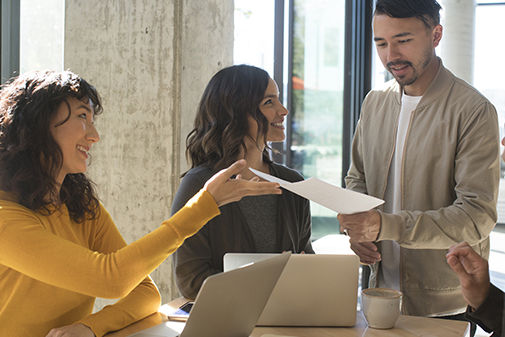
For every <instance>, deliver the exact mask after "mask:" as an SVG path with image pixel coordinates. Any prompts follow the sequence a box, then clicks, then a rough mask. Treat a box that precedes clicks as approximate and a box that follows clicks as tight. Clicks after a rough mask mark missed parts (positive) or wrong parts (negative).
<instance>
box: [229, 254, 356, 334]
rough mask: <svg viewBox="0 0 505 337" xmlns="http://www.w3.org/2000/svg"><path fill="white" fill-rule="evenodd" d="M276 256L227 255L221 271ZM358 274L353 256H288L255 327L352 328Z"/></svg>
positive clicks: (354, 321)
mask: <svg viewBox="0 0 505 337" xmlns="http://www.w3.org/2000/svg"><path fill="white" fill-rule="evenodd" d="M276 255H278V254H248V253H228V254H225V256H224V258H223V263H224V270H225V271H227V270H232V269H234V268H237V267H240V266H242V265H247V264H250V263H254V262H257V261H261V260H262V259H265V258H271V257H272V256H276ZM358 272H359V258H358V257H357V256H356V255H329V254H328V255H327V254H320V255H319V254H317V255H316V254H296V255H291V256H290V258H289V261H288V263H287V265H286V267H285V268H284V271H283V272H282V275H281V276H280V278H279V281H278V282H277V285H276V286H275V288H274V290H273V291H272V295H271V296H270V299H269V300H268V302H267V304H266V306H265V309H264V310H263V313H262V314H261V316H260V318H259V320H258V323H257V325H266V326H353V325H355V323H356V309H357V307H356V305H357V298H358Z"/></svg>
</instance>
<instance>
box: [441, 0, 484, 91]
mask: <svg viewBox="0 0 505 337" xmlns="http://www.w3.org/2000/svg"><path fill="white" fill-rule="evenodd" d="M441 4H442V8H443V16H442V17H443V20H442V25H443V27H444V31H443V37H442V40H443V44H442V53H441V56H442V60H443V61H444V65H445V66H446V67H447V68H448V69H449V70H451V71H452V72H453V73H454V74H455V75H456V76H458V77H460V78H462V79H464V80H465V81H467V82H468V83H470V84H471V83H472V82H473V60H474V44H475V42H474V41H475V7H476V2H475V0H443V1H442V3H441Z"/></svg>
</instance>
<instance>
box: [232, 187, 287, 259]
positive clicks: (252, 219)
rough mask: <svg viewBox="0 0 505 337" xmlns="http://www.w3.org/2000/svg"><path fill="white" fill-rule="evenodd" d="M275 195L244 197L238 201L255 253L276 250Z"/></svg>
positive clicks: (274, 251)
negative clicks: (249, 231)
mask: <svg viewBox="0 0 505 337" xmlns="http://www.w3.org/2000/svg"><path fill="white" fill-rule="evenodd" d="M277 199H278V198H277V195H274V194H271V195H261V196H253V197H245V198H243V199H242V200H240V201H239V202H238V204H239V206H240V210H241V211H242V214H244V216H245V219H246V222H247V225H248V226H249V228H250V229H251V234H252V236H253V241H254V245H255V246H256V252H257V253H276V252H277V249H278V248H277V241H276V231H277V223H276V222H277Z"/></svg>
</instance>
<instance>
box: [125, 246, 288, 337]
mask: <svg viewBox="0 0 505 337" xmlns="http://www.w3.org/2000/svg"><path fill="white" fill-rule="evenodd" d="M289 256H290V254H289V253H284V254H281V255H277V256H274V257H272V258H269V259H266V260H262V261H260V262H258V263H255V264H253V265H250V266H247V267H244V268H239V269H235V270H232V271H228V272H224V273H220V274H216V275H212V276H210V277H208V278H207V279H206V280H205V281H204V283H203V285H202V287H201V288H200V291H199V292H198V295H197V297H196V299H195V304H194V305H193V308H192V309H191V313H190V315H189V318H188V321H187V322H186V325H185V327H184V329H183V330H182V332H181V333H180V334H179V332H177V331H175V330H173V329H171V328H170V327H168V324H166V323H162V324H159V325H157V326H154V327H152V328H149V329H146V330H143V331H140V332H137V333H135V334H133V335H131V336H136V337H177V336H180V337H203V336H205V337H248V336H249V334H250V333H251V331H252V330H253V329H254V326H255V325H256V322H257V321H258V317H259V316H260V315H261V312H262V311H263V309H264V307H265V304H266V303H267V300H268V298H269V297H270V294H271V293H272V289H273V288H274V286H275V284H276V283H277V280H278V279H279V276H280V275H281V273H282V270H283V269H284V267H285V265H286V263H287V262H288V260H289Z"/></svg>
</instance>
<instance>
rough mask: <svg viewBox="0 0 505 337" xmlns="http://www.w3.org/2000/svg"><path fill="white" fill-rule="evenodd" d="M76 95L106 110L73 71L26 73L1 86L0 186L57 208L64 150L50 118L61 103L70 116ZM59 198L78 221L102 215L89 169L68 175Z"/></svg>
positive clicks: (28, 201)
mask: <svg viewBox="0 0 505 337" xmlns="http://www.w3.org/2000/svg"><path fill="white" fill-rule="evenodd" d="M72 97H73V98H76V99H78V100H81V101H83V102H85V103H88V102H90V101H91V103H92V106H93V108H94V114H95V115H97V114H99V113H100V112H101V111H102V105H101V103H100V98H99V96H98V93H97V92H96V90H95V88H94V87H93V86H91V85H90V84H89V83H88V82H86V81H85V80H84V79H82V78H81V77H79V76H78V75H76V74H74V73H72V72H70V71H64V72H54V71H46V72H38V71H35V72H29V73H25V74H23V75H20V76H18V77H16V78H13V79H11V80H10V81H9V82H7V83H6V84H4V85H3V86H2V88H1V90H0V190H3V191H6V192H10V193H13V194H14V195H15V196H16V197H17V199H18V200H17V201H18V202H19V203H20V204H21V205H23V206H25V207H27V208H29V209H31V210H34V211H42V212H45V213H51V212H52V211H53V210H54V207H51V205H52V203H53V200H54V199H55V197H56V196H57V189H56V185H57V183H56V180H55V179H56V176H57V174H58V172H59V171H60V169H61V166H62V164H63V153H62V151H61V149H60V147H59V145H58V144H57V143H56V141H55V140H54V138H53V136H52V135H51V132H50V122H51V120H52V119H53V117H54V116H55V115H56V113H57V110H58V107H59V106H60V105H61V104H66V105H67V107H68V115H70V107H69V103H68V101H67V100H68V99H70V98H72ZM67 120H68V117H67V119H65V121H63V122H62V123H65V122H66V121H67ZM59 199H60V200H61V202H62V203H64V204H65V205H66V206H67V208H68V212H69V214H70V217H71V218H72V220H74V221H75V222H83V221H84V220H86V219H94V218H96V216H97V211H98V210H99V207H98V206H99V202H98V199H97V197H96V195H95V191H94V187H93V183H92V182H91V181H90V180H89V179H88V178H87V177H86V175H85V174H84V173H77V174H67V175H66V177H65V180H64V181H63V184H62V186H61V189H60V192H59Z"/></svg>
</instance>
